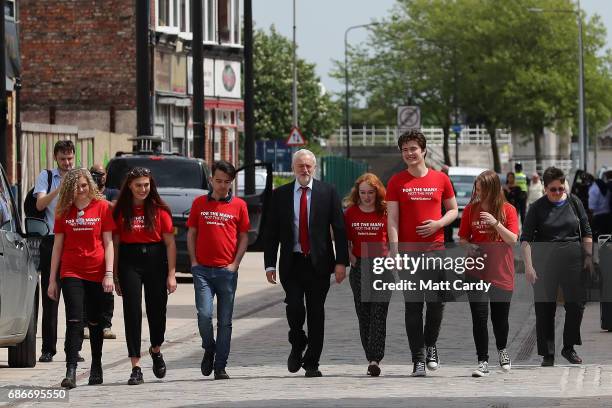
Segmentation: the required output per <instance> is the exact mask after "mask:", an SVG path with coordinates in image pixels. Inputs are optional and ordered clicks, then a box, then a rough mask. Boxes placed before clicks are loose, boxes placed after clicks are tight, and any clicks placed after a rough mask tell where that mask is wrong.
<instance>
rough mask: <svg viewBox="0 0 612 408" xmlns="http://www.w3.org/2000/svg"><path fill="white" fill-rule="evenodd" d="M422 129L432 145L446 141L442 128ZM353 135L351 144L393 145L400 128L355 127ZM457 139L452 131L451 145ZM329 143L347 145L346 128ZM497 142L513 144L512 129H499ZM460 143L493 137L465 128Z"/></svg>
mask: <svg viewBox="0 0 612 408" xmlns="http://www.w3.org/2000/svg"><path fill="white" fill-rule="evenodd" d="M421 131H422V132H423V134H424V135H425V137H426V138H427V144H428V145H431V146H442V145H443V142H444V132H443V130H442V128H434V127H426V128H422V129H421ZM349 132H350V136H351V146H356V147H359V146H393V145H395V143H396V142H397V137H398V128H396V127H391V126H386V127H376V126H366V125H364V126H362V127H353V128H350V130H349ZM455 141H456V137H455V133H454V132H452V131H451V132H450V137H449V145H450V146H454V145H455ZM328 143H329V145H330V146H332V147H340V146H344V145H346V129H344V128H340V129H338V130H336V132H335V133H334V134H333V135H332V136H331V137H330V138H329V141H328ZM497 143H498V144H511V143H512V134H511V132H510V130H506V129H497ZM459 144H460V145H461V144H467V145H490V144H491V137H490V136H489V133H488V132H487V130H486V129H485V128H481V127H475V128H465V129H463V130H462V131H461V134H460V136H459Z"/></svg>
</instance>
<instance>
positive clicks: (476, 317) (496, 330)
mask: <svg viewBox="0 0 612 408" xmlns="http://www.w3.org/2000/svg"><path fill="white" fill-rule="evenodd" d="M468 299H469V301H470V310H471V312H472V333H473V335H474V343H475V345H476V354H477V356H478V361H489V329H488V318H489V316H488V315H489V305H490V307H491V324H492V325H493V334H494V335H495V344H496V346H497V350H501V349H505V348H506V345H507V343H508V331H509V325H508V314H509V313H510V300H511V299H512V291H511V290H503V289H500V288H497V287H495V286H493V285H491V288H490V289H489V292H488V293H487V292H483V291H470V292H469V293H468Z"/></svg>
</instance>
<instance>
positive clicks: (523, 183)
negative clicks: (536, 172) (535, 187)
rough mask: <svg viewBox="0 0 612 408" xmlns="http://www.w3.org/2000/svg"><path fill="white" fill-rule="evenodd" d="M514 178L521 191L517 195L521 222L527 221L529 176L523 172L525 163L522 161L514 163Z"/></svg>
mask: <svg viewBox="0 0 612 408" xmlns="http://www.w3.org/2000/svg"><path fill="white" fill-rule="evenodd" d="M514 178H515V183H516V185H517V187H518V188H519V189H520V191H519V192H518V193H517V196H516V203H517V205H518V212H519V215H520V216H521V223H522V222H523V221H525V211H526V207H527V191H528V187H527V184H528V183H527V176H526V175H525V173H523V164H522V163H521V162H517V163H515V164H514Z"/></svg>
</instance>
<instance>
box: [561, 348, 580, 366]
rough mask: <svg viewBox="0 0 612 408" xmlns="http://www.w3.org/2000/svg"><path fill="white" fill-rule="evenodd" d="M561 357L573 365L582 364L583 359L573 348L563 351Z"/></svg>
mask: <svg viewBox="0 0 612 408" xmlns="http://www.w3.org/2000/svg"><path fill="white" fill-rule="evenodd" d="M561 355H562V356H563V357H565V358H566V359H567V361H569V362H570V363H572V364H582V359H581V358H580V356H579V355H578V353H576V350H574V348H573V347H568V348H564V349H563V350H561Z"/></svg>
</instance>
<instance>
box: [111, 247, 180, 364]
mask: <svg viewBox="0 0 612 408" xmlns="http://www.w3.org/2000/svg"><path fill="white" fill-rule="evenodd" d="M118 272H119V285H120V287H121V292H122V298H123V321H124V322H125V339H126V342H127V349H128V355H129V356H130V357H140V343H141V333H142V288H143V286H144V292H145V307H146V311H147V321H148V322H149V337H150V341H151V346H152V347H157V346H161V345H162V343H163V342H164V336H165V333H166V306H167V304H168V291H167V286H166V280H167V278H168V261H167V258H166V246H165V245H164V244H161V243H160V244H121V246H120V248H119V271H118ZM102 315H104V312H103V313H102ZM103 321H104V318H103Z"/></svg>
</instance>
